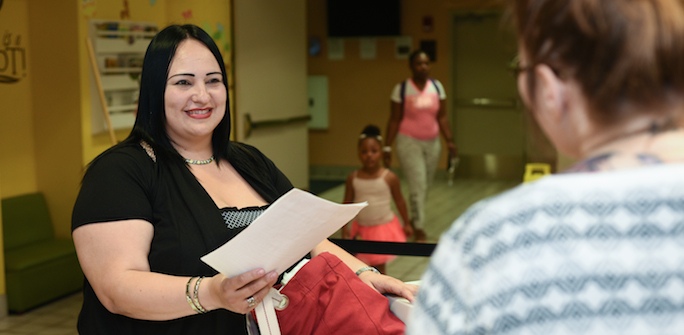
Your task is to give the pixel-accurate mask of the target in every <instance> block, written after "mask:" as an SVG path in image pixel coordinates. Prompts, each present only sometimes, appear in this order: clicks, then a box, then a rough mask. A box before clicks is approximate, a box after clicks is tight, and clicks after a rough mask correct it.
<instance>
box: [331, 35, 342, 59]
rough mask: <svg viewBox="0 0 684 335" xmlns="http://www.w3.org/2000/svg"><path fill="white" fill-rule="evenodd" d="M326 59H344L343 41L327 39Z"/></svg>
mask: <svg viewBox="0 0 684 335" xmlns="http://www.w3.org/2000/svg"><path fill="white" fill-rule="evenodd" d="M328 59H329V60H343V59H344V40H343V39H341V38H328Z"/></svg>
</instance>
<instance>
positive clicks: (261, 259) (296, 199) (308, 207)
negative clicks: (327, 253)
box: [201, 189, 367, 277]
mask: <svg viewBox="0 0 684 335" xmlns="http://www.w3.org/2000/svg"><path fill="white" fill-rule="evenodd" d="M366 206H367V203H366V202H363V203H358V204H346V205H341V204H338V203H334V202H331V201H328V200H325V199H323V198H319V197H317V196H315V195H313V194H311V193H308V192H305V191H302V190H299V189H292V190H290V191H289V192H287V193H286V194H285V195H283V196H282V197H280V198H279V199H278V200H276V201H275V202H273V203H272V204H271V205H270V206H269V207H268V209H266V210H265V211H264V213H263V214H261V216H259V217H258V218H257V219H256V220H254V222H252V223H251V224H250V225H249V227H247V228H245V230H243V231H242V232H241V233H240V234H238V235H237V236H235V237H234V238H233V239H231V240H230V241H228V242H226V244H224V245H222V246H220V247H218V248H217V249H216V250H214V251H212V252H210V253H208V254H206V255H204V256H203V257H202V258H201V260H202V261H203V262H205V263H207V264H208V265H209V266H211V267H213V268H214V269H216V270H217V271H219V272H221V273H223V274H224V275H226V276H228V277H234V276H236V275H239V274H241V273H244V272H246V271H249V270H252V269H256V268H263V269H264V270H266V272H269V271H271V270H276V271H277V272H278V274H281V273H283V271H285V270H287V268H289V267H290V266H292V265H293V264H294V263H295V262H297V261H298V260H300V259H301V258H302V257H304V255H306V254H307V253H308V252H310V251H311V249H313V248H314V247H315V246H316V245H318V243H320V242H321V241H323V240H324V239H326V238H328V237H329V236H330V235H332V234H333V233H335V232H336V231H337V230H338V229H340V228H341V227H342V226H344V225H345V224H346V223H348V222H349V221H351V220H352V219H353V218H354V217H355V216H356V214H358V213H359V211H361V209H363V208H364V207H366Z"/></svg>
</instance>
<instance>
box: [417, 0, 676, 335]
mask: <svg viewBox="0 0 684 335" xmlns="http://www.w3.org/2000/svg"><path fill="white" fill-rule="evenodd" d="M510 8H511V13H512V17H513V20H514V22H515V27H516V30H517V33H518V49H519V57H520V63H519V66H518V70H519V74H518V75H517V80H518V90H519V92H520V96H521V98H522V100H523V102H524V103H525V106H526V107H527V108H528V110H529V111H530V112H531V113H532V114H533V116H534V118H535V119H536V120H537V122H538V123H539V124H540V126H541V128H542V129H543V131H544V133H545V134H546V135H547V136H548V137H549V139H550V140H551V142H552V143H553V145H554V146H555V147H556V148H557V149H558V150H559V151H560V152H562V153H564V154H566V155H568V156H570V157H574V158H576V159H578V160H579V162H578V163H577V164H576V165H574V166H573V167H571V168H570V169H568V170H567V171H565V173H561V174H556V175H551V176H546V177H544V178H541V179H539V180H537V181H534V182H532V183H526V184H523V185H521V186H519V187H517V188H515V189H512V190H510V191H508V192H505V193H503V194H500V195H497V196H494V197H492V198H490V199H487V200H484V201H481V202H479V203H477V204H475V205H474V206H472V207H471V208H470V209H468V210H467V211H466V212H465V213H464V214H463V215H462V216H461V217H460V218H458V220H456V222H454V224H453V225H452V227H451V228H450V229H449V231H447V232H446V233H445V234H444V235H442V237H441V239H440V241H439V243H438V246H437V249H436V250H435V252H434V254H433V256H432V257H431V259H430V265H429V266H428V269H427V271H426V272H425V274H424V275H423V277H422V285H421V288H420V292H419V294H418V298H417V302H416V306H415V309H414V313H413V315H412V320H411V321H410V322H409V324H408V326H407V332H408V333H409V334H464V335H465V334H502V335H503V334H518V335H525V334H554V335H555V334H639V335H642V334H681V333H682V330H683V329H684V308H682V306H684V305H683V303H684V201H683V200H684V131H683V130H682V128H681V127H682V123H683V120H682V114H683V113H684V57H682V55H684V5H683V4H682V2H681V1H679V0H633V1H624V0H601V1H595V0H553V1H550V0H511V1H510Z"/></svg>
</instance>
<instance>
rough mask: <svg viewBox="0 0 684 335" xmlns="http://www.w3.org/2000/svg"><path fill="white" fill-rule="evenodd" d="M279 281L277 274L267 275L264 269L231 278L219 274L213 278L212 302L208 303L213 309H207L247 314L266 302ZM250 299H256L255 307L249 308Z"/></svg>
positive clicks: (270, 273)
mask: <svg viewBox="0 0 684 335" xmlns="http://www.w3.org/2000/svg"><path fill="white" fill-rule="evenodd" d="M277 280H278V273H277V272H275V271H271V272H269V273H266V272H265V271H264V269H254V270H251V271H247V272H245V273H243V274H240V275H237V276H235V277H230V278H228V277H226V276H225V275H223V274H220V273H219V274H217V275H215V276H214V277H211V283H210V285H209V292H210V295H211V298H209V299H210V301H211V302H209V303H208V305H209V304H211V305H210V306H211V307H210V306H205V308H207V307H209V308H212V309H213V307H215V308H225V309H227V310H229V311H231V312H235V313H240V314H247V313H249V311H251V310H252V309H254V307H256V306H257V305H259V303H261V301H262V300H264V298H265V297H266V295H267V294H268V291H269V290H270V289H271V287H273V285H275V283H276V281H277ZM250 297H254V300H255V302H256V303H255V304H254V305H253V306H249V301H248V300H247V299H249V298H250ZM200 301H202V298H200Z"/></svg>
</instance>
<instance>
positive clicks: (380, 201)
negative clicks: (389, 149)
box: [342, 125, 413, 274]
mask: <svg viewBox="0 0 684 335" xmlns="http://www.w3.org/2000/svg"><path fill="white" fill-rule="evenodd" d="M381 143H382V137H381V136H380V129H379V128H378V127H376V126H373V125H369V126H367V127H366V128H364V129H363V132H361V136H360V137H359V159H360V160H361V164H362V165H363V167H362V168H361V169H359V170H356V171H354V172H352V173H351V174H349V177H347V183H346V188H345V192H344V202H345V203H352V202H362V201H368V207H366V208H364V209H363V210H361V212H359V214H358V216H357V217H356V219H355V220H354V221H353V222H352V224H351V231H350V229H349V227H348V226H349V225H347V226H344V227H343V228H342V237H343V238H346V239H354V238H355V237H357V236H359V238H360V239H362V240H371V241H384V242H406V237H408V236H411V235H412V234H413V227H411V225H410V221H409V219H408V212H407V210H406V201H405V200H404V197H403V196H402V195H401V187H400V184H399V178H398V177H397V175H396V174H394V173H393V172H392V171H390V170H389V169H386V168H383V167H382V166H381V165H380V162H381V161H382V144H381ZM392 199H394V204H395V205H396V206H397V209H398V210H399V214H400V215H401V219H402V221H403V222H404V224H403V229H402V224H401V223H400V222H399V218H397V216H396V215H395V214H394V212H392V208H391V204H392V202H391V201H392ZM356 257H357V258H358V259H360V260H362V261H363V262H365V263H366V264H368V265H372V266H374V267H376V268H377V269H378V271H380V272H381V273H383V274H384V273H385V264H386V263H388V262H390V261H392V260H394V259H395V258H396V257H397V256H395V255H377V254H357V255H356Z"/></svg>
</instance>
